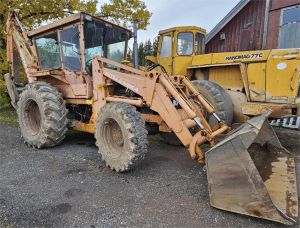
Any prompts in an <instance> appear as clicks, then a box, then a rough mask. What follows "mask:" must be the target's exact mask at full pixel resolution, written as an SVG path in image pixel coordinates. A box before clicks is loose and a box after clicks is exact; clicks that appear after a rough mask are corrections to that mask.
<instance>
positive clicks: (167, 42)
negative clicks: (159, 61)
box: [160, 35, 172, 58]
mask: <svg viewBox="0 0 300 228" xmlns="http://www.w3.org/2000/svg"><path fill="white" fill-rule="evenodd" d="M171 56H172V36H171V35H164V36H163V38H162V43H161V51H160V57H162V58H165V57H171Z"/></svg>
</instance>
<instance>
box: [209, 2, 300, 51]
mask: <svg viewBox="0 0 300 228" xmlns="http://www.w3.org/2000/svg"><path fill="white" fill-rule="evenodd" d="M277 48H300V0H241V1H240V2H239V3H238V4H237V5H236V6H235V7H234V8H233V9H232V10H231V11H230V12H229V13H228V14H227V15H226V16H225V17H224V18H223V19H222V20H221V21H220V23H219V24H217V25H216V27H214V28H213V29H212V31H211V32H210V33H209V34H208V35H207V38H206V52H207V53H213V52H229V51H247V50H260V49H277Z"/></svg>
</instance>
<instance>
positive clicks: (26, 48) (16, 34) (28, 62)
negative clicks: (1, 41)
mask: <svg viewBox="0 0 300 228" xmlns="http://www.w3.org/2000/svg"><path fill="white" fill-rule="evenodd" d="M6 33H7V61H8V66H9V74H10V76H11V77H13V76H14V75H15V72H14V67H13V65H14V62H15V61H16V56H14V50H15V51H16V52H17V53H18V54H19V56H20V58H21V62H22V65H23V68H24V70H25V73H26V76H27V79H28V82H32V81H33V78H32V77H30V75H32V73H33V72H36V71H37V68H38V67H37V60H36V56H37V55H36V50H35V48H34V45H33V44H32V41H31V40H30V38H29V37H28V35H27V32H26V30H25V29H24V27H23V26H22V24H21V22H20V21H19V19H18V16H17V13H16V11H14V10H10V12H9V14H8V19H7V22H6Z"/></svg>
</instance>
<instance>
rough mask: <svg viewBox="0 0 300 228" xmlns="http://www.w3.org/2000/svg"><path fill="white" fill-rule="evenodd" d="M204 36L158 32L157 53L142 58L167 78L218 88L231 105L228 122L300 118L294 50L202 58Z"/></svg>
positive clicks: (193, 31)
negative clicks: (264, 114) (262, 117)
mask: <svg viewBox="0 0 300 228" xmlns="http://www.w3.org/2000/svg"><path fill="white" fill-rule="evenodd" d="M205 35H206V31H205V30H204V29H202V28H199V27H194V26H185V27H174V28H170V29H166V30H163V31H160V32H159V45H158V54H157V56H148V57H147V59H148V60H150V61H151V62H154V63H156V64H159V65H161V66H162V67H164V68H165V70H166V72H167V73H168V74H169V75H176V74H180V75H186V76H187V77H188V78H189V79H191V80H195V81H197V80H198V81H201V83H202V84H205V83H206V84H207V82H203V81H209V82H211V83H215V84H217V85H219V86H221V87H222V88H223V89H224V90H225V91H226V92H227V93H228V94H229V96H230V98H231V99H230V100H231V102H232V103H233V107H234V122H244V121H245V120H247V119H249V118H248V116H255V115H259V114H260V113H262V112H263V111H264V110H266V109H271V110H272V111H273V112H272V114H271V115H270V118H282V117H285V116H298V115H300V89H299V84H300V49H282V50H279V49H278V50H258V51H246V52H225V53H212V54H205ZM198 85H199V82H198ZM204 87H207V86H206V85H200V86H198V88H199V89H200V91H203V90H204V91H206V89H205V88H204ZM216 109H217V110H218V108H216ZM298 122H299V121H298ZM297 125H299V126H297V127H296V128H299V129H300V122H299V123H297Z"/></svg>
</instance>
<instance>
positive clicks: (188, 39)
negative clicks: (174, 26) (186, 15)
mask: <svg viewBox="0 0 300 228" xmlns="http://www.w3.org/2000/svg"><path fill="white" fill-rule="evenodd" d="M193 47H194V35H193V33H191V32H181V33H179V34H178V39H177V54H178V55H191V54H193Z"/></svg>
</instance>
